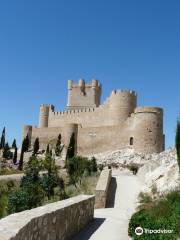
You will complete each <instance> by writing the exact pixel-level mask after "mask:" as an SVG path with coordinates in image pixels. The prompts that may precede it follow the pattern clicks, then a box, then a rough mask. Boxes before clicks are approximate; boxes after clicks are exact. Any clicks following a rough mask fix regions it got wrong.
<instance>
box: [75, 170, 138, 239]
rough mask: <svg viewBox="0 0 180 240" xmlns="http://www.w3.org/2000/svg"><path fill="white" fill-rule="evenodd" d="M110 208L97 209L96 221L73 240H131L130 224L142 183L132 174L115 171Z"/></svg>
mask: <svg viewBox="0 0 180 240" xmlns="http://www.w3.org/2000/svg"><path fill="white" fill-rule="evenodd" d="M112 175H113V178H112V181H111V186H110V189H111V192H110V193H109V195H110V196H111V197H110V198H109V199H108V208H104V209H96V210H95V213H94V217H95V219H94V221H93V222H92V223H91V224H89V225H88V226H87V227H86V228H85V229H84V230H83V231H81V232H80V233H79V234H78V235H77V236H76V237H75V238H74V239H73V240H87V239H91V240H101V239H102V240H106V239H107V240H129V239H130V238H129V237H128V222H129V219H130V217H131V215H132V214H133V212H134V211H135V207H136V206H137V196H138V194H139V192H140V189H141V186H142V185H141V183H140V182H139V180H138V179H137V177H136V176H133V175H131V173H130V172H121V171H119V170H114V171H113V173H112Z"/></svg>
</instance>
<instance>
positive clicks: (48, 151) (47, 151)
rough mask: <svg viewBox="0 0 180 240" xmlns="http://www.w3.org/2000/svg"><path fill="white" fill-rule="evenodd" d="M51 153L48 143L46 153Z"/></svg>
mask: <svg viewBox="0 0 180 240" xmlns="http://www.w3.org/2000/svg"><path fill="white" fill-rule="evenodd" d="M48 153H50V150H49V144H48V145H47V148H46V154H48Z"/></svg>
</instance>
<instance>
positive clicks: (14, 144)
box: [12, 139, 17, 149]
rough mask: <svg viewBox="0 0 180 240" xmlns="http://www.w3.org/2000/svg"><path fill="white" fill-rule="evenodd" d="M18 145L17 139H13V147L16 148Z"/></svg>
mask: <svg viewBox="0 0 180 240" xmlns="http://www.w3.org/2000/svg"><path fill="white" fill-rule="evenodd" d="M16 147H17V145H16V139H14V140H13V143H12V148H14V149H16Z"/></svg>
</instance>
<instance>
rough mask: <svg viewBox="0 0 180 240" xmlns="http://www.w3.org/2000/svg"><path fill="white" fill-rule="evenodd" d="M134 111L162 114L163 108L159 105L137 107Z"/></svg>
mask: <svg viewBox="0 0 180 240" xmlns="http://www.w3.org/2000/svg"><path fill="white" fill-rule="evenodd" d="M134 113H158V114H163V109H162V108H159V107H137V108H136V109H135V111H134Z"/></svg>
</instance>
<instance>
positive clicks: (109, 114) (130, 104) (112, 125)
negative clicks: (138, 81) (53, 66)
mask: <svg viewBox="0 0 180 240" xmlns="http://www.w3.org/2000/svg"><path fill="white" fill-rule="evenodd" d="M93 84H94V85H93ZM92 85H93V87H92ZM84 88H85V89H84ZM89 88H91V90H92V89H96V91H97V92H96V91H95V92H94V94H91V95H89V97H88V98H90V99H91V101H90V100H88V103H89V106H87V105H88V104H86V103H85V104H84V103H83V100H82V99H83V98H84V97H87V96H86V94H85V95H83V94H84V93H83V89H84V91H85V93H86V92H88V90H87V89H89ZM68 89H69V91H75V92H73V93H71V94H72V95H73V97H75V98H77V99H79V101H78V100H72V99H73V98H71V101H70V102H71V103H70V102H69V100H68V106H67V110H65V111H61V112H55V111H54V106H53V105H41V107H40V117H39V127H38V128H32V126H25V127H24V129H23V137H25V136H26V135H27V134H28V136H30V138H31V143H32V144H33V142H34V140H35V138H36V137H39V138H40V143H41V147H43V148H46V145H47V144H48V142H50V141H55V140H56V139H57V136H58V135H59V134H61V135H62V142H63V143H64V144H65V146H66V147H67V146H68V144H69V139H70V136H71V135H72V133H73V132H74V133H75V135H76V149H77V154H83V155H87V154H92V153H98V152H103V151H107V150H116V149H120V148H125V147H132V148H133V149H134V150H135V151H139V152H147V153H153V152H161V151H163V150H164V135H163V110H162V109H161V108H157V107H137V94H136V93H135V92H134V91H122V90H119V91H113V92H112V93H111V95H110V96H109V97H108V98H107V100H106V102H105V103H104V104H102V105H100V106H98V107H96V105H98V104H96V103H97V102H96V103H95V98H97V99H99V100H98V101H100V95H99V94H100V93H99V92H98V91H100V89H101V88H100V84H99V83H98V82H97V81H94V82H92V84H91V85H87V84H86V85H85V83H84V81H83V80H81V81H80V82H79V85H72V82H71V81H70V82H68ZM75 89H77V91H80V92H79V93H78V92H76V90H75ZM81 91H82V93H81ZM81 94H82V96H81ZM68 96H69V95H68ZM68 98H69V99H70V96H69V97H68ZM92 102H94V103H93V104H92ZM73 104H74V106H73ZM70 105H71V107H69V106H70ZM85 105H86V106H85Z"/></svg>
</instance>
